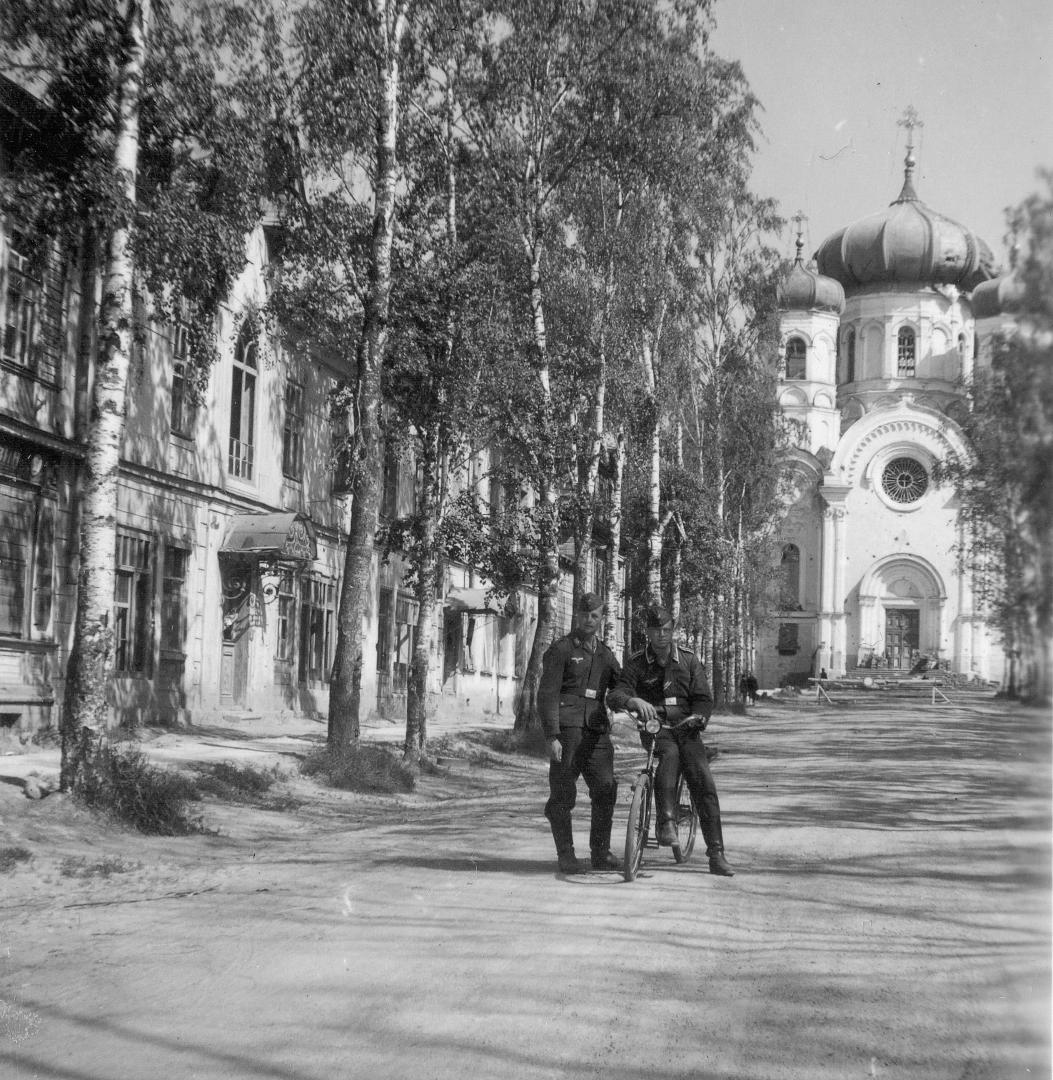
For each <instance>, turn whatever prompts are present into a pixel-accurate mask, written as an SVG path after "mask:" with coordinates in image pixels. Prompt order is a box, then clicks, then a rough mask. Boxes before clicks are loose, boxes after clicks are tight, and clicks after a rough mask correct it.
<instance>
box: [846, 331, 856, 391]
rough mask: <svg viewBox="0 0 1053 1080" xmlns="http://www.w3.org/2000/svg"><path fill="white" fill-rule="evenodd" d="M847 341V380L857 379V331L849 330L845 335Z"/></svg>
mask: <svg viewBox="0 0 1053 1080" xmlns="http://www.w3.org/2000/svg"><path fill="white" fill-rule="evenodd" d="M844 342H845V380H844V381H845V382H846V383H850V382H855V381H856V332H855V330H849V331H848V333H847V334H845V337H844Z"/></svg>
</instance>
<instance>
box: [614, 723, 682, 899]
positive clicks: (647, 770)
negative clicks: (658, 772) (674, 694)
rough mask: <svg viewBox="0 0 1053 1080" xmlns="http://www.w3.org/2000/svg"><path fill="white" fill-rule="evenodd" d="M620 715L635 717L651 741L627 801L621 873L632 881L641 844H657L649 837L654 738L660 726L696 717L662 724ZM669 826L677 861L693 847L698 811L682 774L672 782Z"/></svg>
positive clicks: (638, 864) (672, 726) (639, 862)
mask: <svg viewBox="0 0 1053 1080" xmlns="http://www.w3.org/2000/svg"><path fill="white" fill-rule="evenodd" d="M621 715H623V716H628V717H631V718H632V719H634V720H635V721H636V728H637V730H638V731H641V732H644V733H646V734H648V735H650V736H652V738H651V745H650V747H649V748H648V750H647V762H646V764H645V765H644V767H643V768H642V769H641V770H640V772H639V773H638V774H637V776H636V779H635V780H634V781H633V786H632V801H631V802H630V804H629V820H628V822H627V823H626V828H625V859H624V861H623V863H622V875H623V876H624V878H625V880H626V881H635V880H636V875H637V874H638V873H639V872H640V867H641V865H642V864H643V853H644V848H645V847H647V846H648V845H649V844H653V845H654V846H655V847H658V838H657V836H654V837H653V838H652V832H651V819H652V817H655V816H656V815H655V814H654V774H655V767H656V761H657V758H656V755H655V745H656V744H657V739H656V738H654V736H656V735H657V734H658V732H659V731H661V729H662V728H663V727H665V728H668V729H669V730H670V731H673V730H675V729H676V728H679V727H682V726H683V725H685V724H687V723H689V722H694V721H696V720H697V719H698V718H697V717H694V716H686V717H684V719H683V720H680V721H678V722H677V723H675V724H665V723H663V722H662V721H661V720H660V719H658V718H655V719H654V720H648V721H646V722H644V721H642V720H641V719H640V718H639V717H638V716H637V715H636V714H635V713H623V714H621ZM673 830H674V831H675V833H676V843H675V844H673V848H672V851H673V858H674V859H675V860H676V861H677V862H678V863H684V862H687V860H688V859H689V858H690V857H691V852H692V851H693V850H694V848H695V834H696V833H697V832H698V813H697V811H696V810H695V804H694V800H693V799H692V798H691V792H690V791H689V790H688V786H687V781H686V779H685V778H684V774H683V773H681V774H680V778H679V779H678V780H677V784H676V800H675V803H674V809H673Z"/></svg>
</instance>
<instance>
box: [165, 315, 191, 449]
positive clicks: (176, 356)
mask: <svg viewBox="0 0 1053 1080" xmlns="http://www.w3.org/2000/svg"><path fill="white" fill-rule="evenodd" d="M188 389H189V372H188V370H187V327H186V325H185V324H184V323H177V324H176V328H175V332H174V334H173V336H172V413H171V426H172V434H173V435H182V436H184V437H186V436H187V435H189V434H190V432H191V429H192V428H193V423H194V411H195V410H194V405H193V402H192V401H191V400H190V396H189V393H188Z"/></svg>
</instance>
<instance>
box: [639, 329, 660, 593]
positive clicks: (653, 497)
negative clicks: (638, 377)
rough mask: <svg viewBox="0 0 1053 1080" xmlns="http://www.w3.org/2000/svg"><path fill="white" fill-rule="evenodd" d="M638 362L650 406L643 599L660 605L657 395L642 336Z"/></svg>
mask: <svg viewBox="0 0 1053 1080" xmlns="http://www.w3.org/2000/svg"><path fill="white" fill-rule="evenodd" d="M640 362H641V364H642V365H643V370H644V385H645V386H646V387H647V390H648V394H649V397H650V407H651V430H650V431H649V432H648V436H649V440H650V444H651V445H650V457H649V468H648V483H647V496H648V498H647V599H648V602H649V603H652V604H660V603H661V602H662V522H661V518H660V514H661V504H662V442H661V432H660V430H659V425H658V395H657V390H656V382H655V371H654V346H653V344H652V342H650V341H649V340H648V338H647V336H646V335H645V336H644V339H643V341H642V342H641V347H640Z"/></svg>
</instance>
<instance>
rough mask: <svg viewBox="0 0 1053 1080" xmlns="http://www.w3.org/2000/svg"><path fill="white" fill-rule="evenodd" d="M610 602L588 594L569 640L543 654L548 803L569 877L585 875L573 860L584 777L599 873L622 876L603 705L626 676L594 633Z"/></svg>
mask: <svg viewBox="0 0 1053 1080" xmlns="http://www.w3.org/2000/svg"><path fill="white" fill-rule="evenodd" d="M603 612H604V602H603V600H602V599H601V598H600V597H599V596H597V595H596V594H595V593H585V594H584V595H583V596H582V597H580V598H579V600H578V602H577V604H576V605H575V611H574V626H573V629H572V630H571V632H570V633H569V634H567V635H566V636H565V637H561V638H560V639H559V640H558V641H555V642H553V643H552V645H551V646H549V648H548V651H547V652H546V653H545V658H544V668H543V671H542V674H541V685H540V687H539V689H538V710H539V712H540V714H541V725H542V728H543V729H544V732H545V737H546V738H547V740H548V744H549V768H548V784H549V799H548V802H547V803H545V817H547V818H548V820H549V824H550V825H551V826H552V837H553V839H554V840H555V842H556V855H557V858H558V860H559V869H560V872H561V873H564V874H574V873H580V872H582V871H584V870H585V869H586V866H585V865H584V864H583V863H580V862H578V858H577V856H576V855H575V853H574V835H573V831H572V828H571V811H572V810H573V809H574V803H575V801H576V799H577V791H578V777H579V776H584V777H585V784H586V786H587V787H588V789H589V798H590V799H591V801H592V827H591V829H590V832H589V848H590V849H591V854H592V868H593V869H594V870H620V869H621V863H620V862H619V861H618V860H617V859H616V858H615V857H614V856H613V855H612V854H611V823H612V821H613V819H614V800H615V797H616V796H617V792H618V785H617V782H616V781H615V779H614V745H613V744H612V743H611V737H610V723H609V721H608V719H607V710H606V707H605V705H604V699H605V698H606V696H607V691H608V690H609V689H610V688H611V687H612V686H613V685H614V683H615V680H616V679H617V678H618V676H619V674H620V673H621V668H620V666H619V664H618V661H617V660H616V659H615V657H614V653H612V652H611V650H610V649H608V648H607V646H606V645H604V643H603V642H602V641H600V640H599V639H598V638H597V636H596V632H597V631H598V630H599V628H600V624H601V623H602V622H603Z"/></svg>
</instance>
